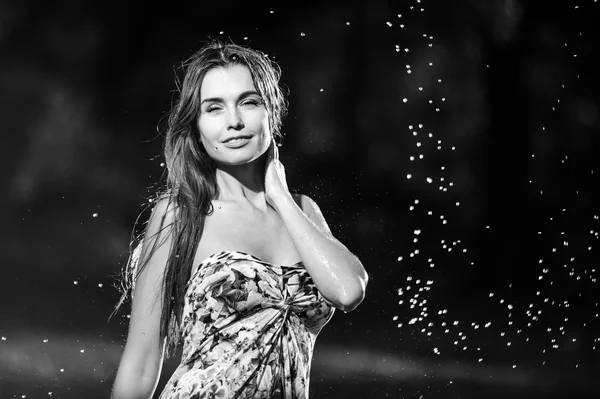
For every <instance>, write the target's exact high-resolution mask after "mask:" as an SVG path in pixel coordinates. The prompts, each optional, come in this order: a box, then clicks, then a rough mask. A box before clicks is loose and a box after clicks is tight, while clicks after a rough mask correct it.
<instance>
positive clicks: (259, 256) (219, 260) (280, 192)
mask: <svg viewBox="0 0 600 399" xmlns="http://www.w3.org/2000/svg"><path fill="white" fill-rule="evenodd" d="M184 67H185V77H184V81H183V85H182V86H181V88H180V93H179V98H178V100H177V101H176V103H175V104H174V106H173V109H172V110H171V113H170V117H169V122H168V128H167V132H166V137H165V146H164V155H165V159H166V165H167V187H166V189H165V190H164V193H163V194H161V195H159V197H158V199H157V201H156V204H155V206H154V209H153V210H152V214H151V216H150V218H149V221H148V223H147V226H146V228H145V233H144V238H143V240H141V242H140V244H139V245H138V246H137V247H136V249H135V250H134V251H133V255H132V256H131V258H130V260H129V262H128V266H127V268H126V274H125V275H126V278H125V282H126V284H125V292H124V294H123V297H122V298H121V301H120V302H119V304H118V305H117V309H118V308H119V306H120V305H121V303H122V302H123V300H124V299H125V297H126V295H127V292H128V290H127V288H128V287H130V288H131V291H132V309H131V316H130V325H129V332H128V337H127V343H126V345H125V350H124V352H123V357H122V359H121V363H120V365H119V369H118V372H117V376H116V379H115V383H114V387H113V398H114V399H120V398H150V397H152V394H153V392H154V390H155V389H156V385H157V383H158V380H159V376H160V371H161V367H162V361H163V356H164V354H165V352H166V354H167V357H170V356H171V355H172V354H173V353H174V351H175V349H176V348H177V345H178V344H180V343H181V344H182V345H183V351H182V358H181V364H180V365H179V367H178V368H177V370H176V371H175V372H174V373H173V375H172V376H171V378H170V379H169V381H168V382H167V384H166V386H165V388H164V390H163V391H162V394H161V395H160V398H191V397H193V398H212V397H218V398H271V397H282V398H307V397H308V392H309V376H310V361H311V358H312V350H313V347H314V343H315V340H316V337H317V334H318V333H319V331H320V329H321V328H322V327H323V326H324V325H325V324H326V323H327V322H328V321H329V320H330V318H331V316H332V315H333V312H334V308H337V309H341V310H343V311H344V312H349V311H351V310H353V309H354V308H355V307H356V306H358V304H359V303H360V302H361V301H362V299H363V298H364V294H365V288H366V285H367V280H368V277H367V273H366V272H365V270H364V268H363V266H362V264H361V262H360V261H359V260H358V258H357V257H356V256H354V255H353V254H352V253H351V252H350V251H349V250H348V249H347V248H346V247H345V246H344V245H343V244H341V243H340V242H339V241H338V240H336V239H335V238H334V237H333V236H332V234H331V232H330V230H329V228H328V226H327V223H326V221H325V219H324V218H323V215H322V213H321V211H320V210H319V207H318V206H317V204H316V203H315V202H314V201H313V200H312V199H310V198H309V197H307V196H305V195H295V194H291V193H290V192H289V190H288V187H287V182H286V178H285V171H284V167H283V165H282V164H281V162H280V161H279V156H278V148H277V145H276V144H275V137H278V138H281V133H280V128H281V121H282V118H283V117H284V115H285V113H286V103H285V98H284V96H283V94H282V91H281V89H280V87H279V77H280V71H279V69H278V67H277V66H276V65H275V64H274V63H272V62H271V61H270V60H269V59H268V58H267V57H266V56H265V55H264V54H262V53H260V52H258V51H255V50H252V49H248V48H245V47H241V46H237V45H234V44H222V43H220V42H218V41H213V42H210V43H208V44H207V45H205V46H204V47H203V48H202V49H201V50H200V51H198V52H197V53H196V54H194V55H193V56H192V57H191V58H190V59H189V60H188V62H186V63H185V64H184ZM159 304H160V305H159Z"/></svg>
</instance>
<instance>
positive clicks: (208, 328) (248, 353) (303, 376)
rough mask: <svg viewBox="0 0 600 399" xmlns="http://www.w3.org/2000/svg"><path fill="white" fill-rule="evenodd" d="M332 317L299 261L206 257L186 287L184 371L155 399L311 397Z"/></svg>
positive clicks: (225, 254) (227, 254)
mask: <svg viewBox="0 0 600 399" xmlns="http://www.w3.org/2000/svg"><path fill="white" fill-rule="evenodd" d="M334 311H335V308H333V307H331V306H330V305H329V304H328V303H327V302H326V301H325V300H324V298H323V296H322V295H321V293H320V292H319V291H318V290H317V288H316V287H315V285H314V283H313V281H312V279H311V277H310V275H309V274H308V272H307V271H306V269H305V268H304V266H303V265H302V263H301V262H298V263H297V264H295V265H291V266H282V265H275V264H271V263H269V262H264V261H262V260H260V259H258V258H257V257H255V256H253V255H249V254H246V253H243V252H239V251H223V252H219V253H217V254H214V255H211V256H209V257H208V258H206V259H205V260H204V261H203V262H202V263H201V264H200V265H199V266H198V269H197V271H196V272H195V273H194V274H193V275H192V276H191V278H190V281H189V282H188V288H187V293H186V302H185V305H184V309H183V318H182V324H181V331H182V339H183V352H182V357H181V364H180V365H179V367H178V368H177V369H176V370H175V372H174V373H173V375H172V376H171V378H170V379H169V381H168V382H167V384H166V386H165V388H164V390H163V391H162V393H161V395H160V398H159V399H167V398H168V399H175V398H177V399H183V398H194V399H201V398H223V399H229V398H282V399H292V398H294V399H296V398H308V391H309V379H310V365H311V359H312V354H313V348H314V345H315V340H316V338H317V335H318V333H319V331H320V330H321V328H323V326H324V325H325V324H326V323H327V322H328V321H329V320H330V319H331V317H332V316H333V313H334Z"/></svg>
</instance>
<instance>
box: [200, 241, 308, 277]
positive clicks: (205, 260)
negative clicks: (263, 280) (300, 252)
mask: <svg viewBox="0 0 600 399" xmlns="http://www.w3.org/2000/svg"><path fill="white" fill-rule="evenodd" d="M223 254H239V255H243V256H245V257H249V258H251V260H253V261H256V262H259V263H264V264H266V265H270V266H278V267H280V268H284V267H285V268H288V267H297V266H298V265H301V264H302V261H301V260H300V261H298V262H296V263H294V264H292V265H280V264H277V263H271V262H267V261H266V260H262V259H260V258H259V257H258V256H255V255H252V254H249V253H247V252H243V251H236V250H227V249H226V250H224V251H219V252H215V253H213V254H211V255H208V256H207V257H206V258H204V260H203V261H202V262H200V263H199V264H198V267H197V268H196V271H194V273H192V275H191V276H190V279H189V281H188V285H189V284H190V282H191V281H192V280H194V279H195V277H196V275H197V274H198V273H199V272H200V270H202V268H203V267H204V266H206V264H205V263H206V262H207V261H208V260H210V259H212V258H215V257H219V256H220V255H223Z"/></svg>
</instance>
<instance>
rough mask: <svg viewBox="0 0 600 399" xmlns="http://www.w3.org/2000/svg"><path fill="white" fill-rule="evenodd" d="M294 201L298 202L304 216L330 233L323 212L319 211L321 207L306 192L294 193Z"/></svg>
mask: <svg viewBox="0 0 600 399" xmlns="http://www.w3.org/2000/svg"><path fill="white" fill-rule="evenodd" d="M293 198H294V201H296V203H297V204H298V206H299V207H300V209H302V211H304V213H305V214H306V216H308V218H309V219H310V220H311V221H312V222H313V223H314V224H316V225H317V227H318V228H319V229H321V230H322V231H323V232H325V233H327V234H331V230H330V229H329V225H328V224H327V221H326V220H325V216H323V212H321V208H319V205H317V203H316V202H315V200H313V199H312V198H311V197H309V196H308V195H306V194H294V195H293Z"/></svg>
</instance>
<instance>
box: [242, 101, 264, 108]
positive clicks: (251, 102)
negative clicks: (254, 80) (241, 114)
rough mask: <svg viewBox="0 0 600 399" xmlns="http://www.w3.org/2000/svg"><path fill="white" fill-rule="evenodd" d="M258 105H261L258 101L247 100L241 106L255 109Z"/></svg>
mask: <svg viewBox="0 0 600 399" xmlns="http://www.w3.org/2000/svg"><path fill="white" fill-rule="evenodd" d="M260 104H261V102H260V101H258V100H247V101H245V102H244V103H243V104H242V105H252V106H255V107H257V106H259V105H260Z"/></svg>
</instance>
